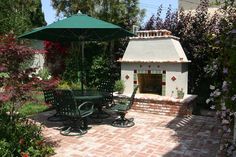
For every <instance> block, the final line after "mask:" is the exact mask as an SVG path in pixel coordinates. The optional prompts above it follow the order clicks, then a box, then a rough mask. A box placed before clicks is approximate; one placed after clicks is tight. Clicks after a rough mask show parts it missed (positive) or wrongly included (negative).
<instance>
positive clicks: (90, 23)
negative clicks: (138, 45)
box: [18, 13, 134, 91]
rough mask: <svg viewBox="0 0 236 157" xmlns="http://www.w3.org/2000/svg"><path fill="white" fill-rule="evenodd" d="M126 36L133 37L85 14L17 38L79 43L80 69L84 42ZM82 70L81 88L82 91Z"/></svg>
mask: <svg viewBox="0 0 236 157" xmlns="http://www.w3.org/2000/svg"><path fill="white" fill-rule="evenodd" d="M127 36H134V34H133V33H130V32H129V31H127V30H125V29H123V28H121V27H119V26H117V25H114V24H111V23H108V22H105V21H102V20H98V19H95V18H92V17H90V16H87V15H85V14H81V13H78V14H75V15H72V16H71V17H68V18H66V19H63V20H60V21H57V22H55V23H52V24H50V25H48V26H44V27H40V28H38V29H35V30H33V31H31V32H28V33H25V34H22V35H20V36H19V37H18V38H28V39H37V40H49V41H58V42H71V41H80V42H81V43H82V49H81V50H82V53H81V54H82V68H83V65H84V42H83V41H105V40H113V39H117V38H123V37H127ZM83 75H84V74H83V69H82V73H81V86H82V91H83V78H84V76H83Z"/></svg>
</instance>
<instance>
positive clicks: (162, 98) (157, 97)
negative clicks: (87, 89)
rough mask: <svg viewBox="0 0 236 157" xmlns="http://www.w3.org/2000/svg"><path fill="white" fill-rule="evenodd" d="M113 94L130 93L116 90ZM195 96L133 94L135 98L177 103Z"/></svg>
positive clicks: (187, 100) (115, 95)
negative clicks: (181, 97) (179, 97)
mask: <svg viewBox="0 0 236 157" xmlns="http://www.w3.org/2000/svg"><path fill="white" fill-rule="evenodd" d="M113 95H114V97H117V98H129V97H130V96H131V94H128V93H124V94H118V93H117V92H114V93H113ZM195 98H197V95H190V94H188V95H187V96H185V97H184V98H183V99H177V98H174V97H169V96H160V95H156V94H136V95H135V99H141V100H156V101H169V102H179V103H188V102H190V101H192V100H193V99H195Z"/></svg>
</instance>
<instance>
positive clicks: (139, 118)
mask: <svg viewBox="0 0 236 157" xmlns="http://www.w3.org/2000/svg"><path fill="white" fill-rule="evenodd" d="M52 114H53V111H48V112H44V113H41V114H39V115H37V116H36V117H35V118H34V119H36V121H40V122H43V123H44V125H45V127H44V128H43V134H44V136H45V137H46V138H47V139H48V140H50V141H52V142H53V143H54V144H55V152H56V154H55V155H54V156H55V157H80V156H81V157H92V156H97V157H200V156H201V157H215V156H217V155H216V154H217V152H218V150H219V145H220V143H221V141H222V139H223V138H222V132H221V131H219V128H220V127H219V125H218V124H217V122H216V120H215V118H214V117H202V116H190V117H186V118H179V117H177V118H176V117H169V116H160V115H155V114H149V113H138V112H135V111H130V112H129V113H128V114H127V117H133V118H134V122H135V125H134V126H133V127H131V128H116V127H113V126H111V125H110V123H111V122H112V120H114V117H111V118H108V119H105V120H103V121H98V120H90V122H89V126H90V127H91V129H89V130H88V133H87V134H85V135H83V136H80V137H71V136H62V135H60V133H59V130H58V127H60V126H62V123H52V122H48V121H46V118H47V117H48V116H50V115H52ZM224 139H225V138H224ZM218 156H219V155H218Z"/></svg>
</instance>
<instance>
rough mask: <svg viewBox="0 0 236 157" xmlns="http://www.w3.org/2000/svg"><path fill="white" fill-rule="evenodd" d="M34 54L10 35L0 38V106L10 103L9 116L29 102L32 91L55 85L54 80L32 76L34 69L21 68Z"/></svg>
mask: <svg viewBox="0 0 236 157" xmlns="http://www.w3.org/2000/svg"><path fill="white" fill-rule="evenodd" d="M35 53H36V52H35V50H33V49H31V48H27V47H26V46H24V45H20V44H18V43H17V42H16V38H15V36H14V35H12V34H8V35H5V36H1V38H0V88H1V89H2V90H1V92H0V106H1V107H2V105H4V103H5V102H6V101H10V102H11V106H10V115H13V113H14V112H16V111H17V110H18V109H19V108H20V107H21V106H22V105H23V104H24V103H25V102H26V101H29V100H31V97H30V92H31V91H32V90H36V89H37V88H38V87H41V88H42V87H43V88H44V87H50V86H54V85H55V84H54V83H57V81H55V80H52V81H48V82H47V81H41V80H40V78H38V77H37V76H36V75H35V74H34V72H35V70H36V69H35V68H31V67H25V66H23V65H24V63H25V62H27V61H28V60H31V59H32V57H33V55H34V54H35Z"/></svg>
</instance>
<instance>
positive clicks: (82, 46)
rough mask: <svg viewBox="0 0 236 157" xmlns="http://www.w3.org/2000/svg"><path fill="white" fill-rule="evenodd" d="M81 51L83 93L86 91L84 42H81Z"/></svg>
mask: <svg viewBox="0 0 236 157" xmlns="http://www.w3.org/2000/svg"><path fill="white" fill-rule="evenodd" d="M81 44H82V45H81V53H82V67H81V72H82V73H81V90H82V94H83V92H84V42H82V43H81Z"/></svg>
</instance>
